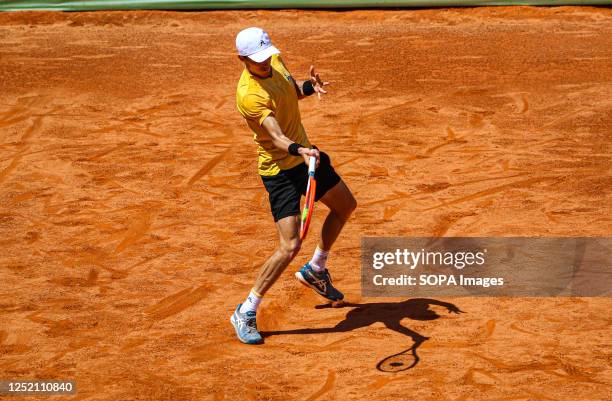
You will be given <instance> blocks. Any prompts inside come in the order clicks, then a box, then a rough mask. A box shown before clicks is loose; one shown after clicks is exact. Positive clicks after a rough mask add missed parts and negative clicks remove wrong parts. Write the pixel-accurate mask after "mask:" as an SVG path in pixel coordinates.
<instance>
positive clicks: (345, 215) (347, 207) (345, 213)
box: [338, 192, 357, 221]
mask: <svg viewBox="0 0 612 401" xmlns="http://www.w3.org/2000/svg"><path fill="white" fill-rule="evenodd" d="M356 208H357V200H356V199H355V197H354V196H353V194H351V193H350V192H349V194H348V196H347V198H346V200H345V202H344V204H343V207H342V209H341V210H339V213H338V214H339V215H340V217H341V218H342V220H344V221H347V220H348V219H349V217H351V214H353V212H354V211H355V209H356Z"/></svg>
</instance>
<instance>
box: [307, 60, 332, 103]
mask: <svg viewBox="0 0 612 401" xmlns="http://www.w3.org/2000/svg"><path fill="white" fill-rule="evenodd" d="M310 82H312V86H313V88H314V91H315V92H316V93H317V96H318V97H319V100H321V94H326V93H327V91H326V90H325V89H323V87H324V86H326V85H329V82H323V81H322V80H321V77H320V76H319V74H318V73H317V72H315V68H314V65H311V66H310Z"/></svg>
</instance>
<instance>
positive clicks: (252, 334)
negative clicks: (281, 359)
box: [231, 216, 301, 344]
mask: <svg viewBox="0 0 612 401" xmlns="http://www.w3.org/2000/svg"><path fill="white" fill-rule="evenodd" d="M276 229H277V230H278V235H279V238H280V243H279V246H278V248H277V249H276V251H275V252H274V253H273V254H272V256H270V258H268V260H266V262H265V263H264V264H263V267H262V268H261V271H260V272H259V275H258V276H257V280H255V285H254V286H253V289H252V290H251V292H250V293H249V296H248V297H247V299H246V300H245V301H244V302H243V303H242V304H239V305H238V307H237V308H236V310H235V311H234V314H233V315H232V318H231V322H232V324H233V325H234V328H235V330H236V335H237V336H238V338H239V339H240V341H242V342H244V343H247V344H258V343H261V342H262V341H263V338H262V337H261V335H260V333H259V332H258V331H257V321H256V313H257V307H258V306H259V304H260V302H261V299H262V297H263V296H264V294H265V293H266V292H267V291H268V290H269V289H270V287H272V285H273V284H274V283H275V282H276V280H278V278H279V277H280V275H281V274H282V273H283V271H284V270H285V268H286V267H287V266H288V265H289V263H290V262H291V261H292V260H293V258H295V256H296V255H297V253H298V252H299V251H300V246H301V241H300V237H299V233H298V230H299V223H298V216H289V217H285V218H282V219H280V220H279V221H277V222H276Z"/></svg>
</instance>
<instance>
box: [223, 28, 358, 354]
mask: <svg viewBox="0 0 612 401" xmlns="http://www.w3.org/2000/svg"><path fill="white" fill-rule="evenodd" d="M236 49H237V50H238V58H239V59H240V61H242V62H243V63H244V66H245V69H244V71H243V72H242V76H241V77H240V81H239V82H238V88H237V91H236V103H237V106H238V111H240V114H241V115H242V116H243V117H244V119H245V120H246V123H247V125H248V126H249V128H250V129H251V131H253V134H254V135H253V138H254V139H255V143H257V146H258V147H257V153H258V157H259V160H258V172H259V175H260V176H261V179H262V181H263V185H264V187H265V188H266V190H267V192H268V195H269V200H270V208H271V210H272V216H273V217H274V222H275V223H276V229H277V231H278V235H279V240H280V244H279V246H278V248H277V249H276V251H275V252H274V253H273V254H272V256H270V258H269V259H268V260H267V261H266V262H265V263H264V264H263V267H262V269H261V271H260V272H259V276H258V277H257V279H256V280H255V284H254V286H253V288H252V289H251V292H250V293H249V295H248V296H247V298H246V300H245V301H244V302H243V303H241V304H239V305H238V307H237V308H236V310H235V311H234V314H233V315H232V317H231V322H232V324H233V326H234V328H235V329H236V335H237V336H238V339H239V340H240V341H242V342H243V343H246V344H257V343H261V342H262V341H263V339H262V337H261V334H260V333H259V331H257V321H256V313H257V307H258V306H259V304H260V302H261V299H262V297H263V296H264V295H265V294H266V292H267V291H268V290H269V289H270V287H271V286H272V285H273V284H274V282H275V281H276V280H277V279H278V277H279V276H280V275H281V273H282V272H283V271H284V270H285V268H286V267H287V265H288V264H289V263H290V262H291V261H292V260H293V258H294V257H295V256H296V255H297V254H298V252H299V250H300V246H301V241H300V237H299V228H300V221H299V215H300V198H301V196H302V195H305V193H306V186H307V182H308V166H307V164H308V161H309V158H310V156H315V157H316V159H317V170H316V172H315V178H316V180H317V187H316V196H315V200H316V201H319V200H320V201H321V202H322V203H323V204H325V205H326V206H327V207H328V208H329V214H328V215H327V217H326V218H325V222H324V223H323V228H322V229H321V236H320V238H319V243H318V246H317V248H316V249H315V251H314V254H313V256H312V259H311V260H310V261H309V262H307V263H306V264H305V265H304V266H303V267H302V268H301V269H300V270H299V271H298V272H297V273H296V274H295V275H296V278H297V279H298V280H299V281H300V282H301V283H302V284H304V285H306V286H308V287H310V288H312V289H313V290H314V291H316V292H317V293H318V294H319V295H321V296H323V297H324V298H326V299H327V300H330V301H340V300H342V299H343V298H344V296H343V295H342V293H341V292H340V291H338V290H337V289H336V288H335V287H334V286H333V284H332V279H331V276H330V274H329V271H328V270H327V259H328V256H329V251H330V249H331V247H332V245H333V243H334V241H336V238H337V237H338V235H339V234H340V231H341V230H342V227H343V226H344V224H345V223H346V221H347V220H348V218H349V217H350V215H351V213H352V212H353V210H355V207H356V206H357V202H356V201H355V198H354V197H353V195H352V194H351V191H350V190H349V188H348V187H347V186H346V184H345V183H344V182H343V181H342V179H341V178H340V176H338V174H337V173H336V171H335V170H334V168H333V167H332V165H331V161H330V158H329V156H328V155H327V154H326V153H324V152H320V151H319V150H318V149H317V148H316V147H315V146H313V145H312V144H311V143H310V141H309V140H308V137H307V136H306V132H305V130H304V127H303V126H302V122H301V117H300V110H299V107H298V100H299V99H303V98H305V97H308V96H311V95H313V94H315V93H316V94H317V96H318V97H319V99H321V95H323V94H325V93H327V92H326V91H325V89H324V86H326V85H327V84H328V82H323V81H322V80H321V78H320V77H319V74H317V73H315V70H314V67H313V66H311V67H310V78H309V79H306V80H304V81H300V80H296V79H294V78H293V77H292V76H291V74H290V73H289V70H288V69H287V67H286V66H285V64H284V63H283V60H282V59H281V56H280V52H279V50H278V49H277V48H276V47H274V46H273V45H272V43H271V42H270V37H269V36H268V34H267V33H266V32H265V31H263V30H262V29H260V28H247V29H244V30H243V31H241V32H240V33H238V35H237V36H236Z"/></svg>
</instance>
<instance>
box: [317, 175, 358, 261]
mask: <svg viewBox="0 0 612 401" xmlns="http://www.w3.org/2000/svg"><path fill="white" fill-rule="evenodd" d="M321 202H322V203H323V204H325V206H327V207H328V208H329V214H328V215H327V217H326V218H325V222H324V223H323V227H322V228H321V238H320V239H319V249H321V250H324V251H329V250H330V249H331V247H332V245H333V244H334V242H336V239H337V238H338V235H340V232H341V231H342V228H343V227H344V224H345V223H346V222H347V221H348V219H349V217H351V214H352V213H353V211H354V210H355V208H356V207H357V201H356V200H355V197H354V196H353V194H352V193H351V190H350V189H349V188H348V187H347V186H346V184H345V183H344V181H342V180H341V181H340V182H339V183H338V184H336V185H335V186H334V187H333V188H332V189H330V190H329V191H327V193H326V194H325V195H323V197H322V198H321Z"/></svg>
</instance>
